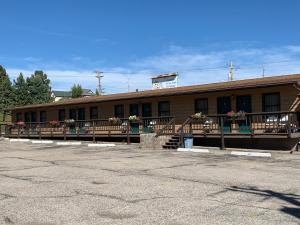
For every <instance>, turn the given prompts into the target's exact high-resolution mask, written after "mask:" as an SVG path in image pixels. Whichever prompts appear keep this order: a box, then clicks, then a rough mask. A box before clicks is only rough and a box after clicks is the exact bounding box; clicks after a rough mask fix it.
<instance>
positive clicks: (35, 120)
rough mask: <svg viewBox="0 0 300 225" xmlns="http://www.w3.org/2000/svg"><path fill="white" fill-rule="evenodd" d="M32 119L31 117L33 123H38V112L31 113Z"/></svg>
mask: <svg viewBox="0 0 300 225" xmlns="http://www.w3.org/2000/svg"><path fill="white" fill-rule="evenodd" d="M30 117H31V123H36V122H37V118H36V112H31V113H30Z"/></svg>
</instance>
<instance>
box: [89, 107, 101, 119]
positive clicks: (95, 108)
mask: <svg viewBox="0 0 300 225" xmlns="http://www.w3.org/2000/svg"><path fill="white" fill-rule="evenodd" d="M93 110H95V111H96V113H95V112H94V111H93ZM98 116H99V114H98V106H91V107H90V120H97V119H98Z"/></svg>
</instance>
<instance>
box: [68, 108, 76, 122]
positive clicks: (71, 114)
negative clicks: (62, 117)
mask: <svg viewBox="0 0 300 225" xmlns="http://www.w3.org/2000/svg"><path fill="white" fill-rule="evenodd" d="M76 117H77V113H76V109H70V110H69V119H73V120H76Z"/></svg>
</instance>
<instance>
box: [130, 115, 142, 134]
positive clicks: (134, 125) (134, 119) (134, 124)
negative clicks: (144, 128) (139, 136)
mask: <svg viewBox="0 0 300 225" xmlns="http://www.w3.org/2000/svg"><path fill="white" fill-rule="evenodd" d="M128 120H129V122H130V127H131V132H132V133H139V126H140V123H139V122H140V118H139V117H138V116H136V115H132V116H129V118H128Z"/></svg>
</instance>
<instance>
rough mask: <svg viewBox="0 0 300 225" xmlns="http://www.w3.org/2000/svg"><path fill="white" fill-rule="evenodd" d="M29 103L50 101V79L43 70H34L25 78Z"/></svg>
mask: <svg viewBox="0 0 300 225" xmlns="http://www.w3.org/2000/svg"><path fill="white" fill-rule="evenodd" d="M26 82H27V86H28V92H29V96H30V97H31V101H30V103H31V104H42V103H48V102H50V101H51V87H50V80H49V79H48V77H47V74H45V73H44V72H43V71H41V70H39V71H35V72H34V74H32V75H31V76H30V77H28V78H27V80H26Z"/></svg>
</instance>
